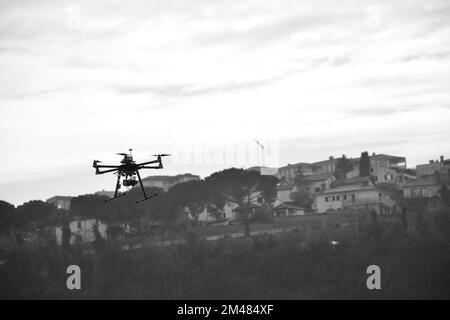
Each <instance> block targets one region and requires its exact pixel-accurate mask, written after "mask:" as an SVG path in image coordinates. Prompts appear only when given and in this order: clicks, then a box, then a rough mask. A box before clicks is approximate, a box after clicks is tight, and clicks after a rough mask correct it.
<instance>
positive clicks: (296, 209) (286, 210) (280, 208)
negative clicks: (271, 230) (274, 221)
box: [272, 201, 305, 217]
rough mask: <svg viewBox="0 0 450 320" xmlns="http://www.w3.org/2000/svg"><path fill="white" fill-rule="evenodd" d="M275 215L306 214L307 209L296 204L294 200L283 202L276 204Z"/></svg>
mask: <svg viewBox="0 0 450 320" xmlns="http://www.w3.org/2000/svg"><path fill="white" fill-rule="evenodd" d="M272 212H273V215H274V216H275V217H292V216H304V215H305V209H303V208H302V207H300V206H298V205H296V204H295V203H294V202H292V201H290V202H283V203H280V204H279V205H277V206H275V207H274V208H273V210H272Z"/></svg>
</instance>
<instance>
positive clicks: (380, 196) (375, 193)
mask: <svg viewBox="0 0 450 320" xmlns="http://www.w3.org/2000/svg"><path fill="white" fill-rule="evenodd" d="M349 180H350V181H346V182H345V183H341V184H340V185H339V186H338V187H335V188H332V189H329V190H326V191H323V192H321V193H319V194H317V195H316V197H315V199H314V204H313V210H314V211H315V213H327V212H330V211H334V210H339V209H348V208H367V209H373V210H375V211H376V212H377V213H382V212H384V213H386V212H387V213H389V212H391V211H392V210H395V202H394V201H393V200H392V199H391V197H390V195H389V193H388V192H386V191H384V190H381V189H379V188H377V187H376V186H375V185H374V184H373V183H372V182H371V180H370V179H369V178H368V177H362V178H354V179H349Z"/></svg>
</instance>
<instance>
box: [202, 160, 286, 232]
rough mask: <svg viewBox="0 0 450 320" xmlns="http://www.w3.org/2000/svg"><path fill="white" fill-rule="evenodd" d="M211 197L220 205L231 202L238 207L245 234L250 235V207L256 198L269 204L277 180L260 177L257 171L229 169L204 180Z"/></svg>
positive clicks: (270, 177) (274, 192) (273, 194)
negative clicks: (219, 199) (218, 199)
mask: <svg viewBox="0 0 450 320" xmlns="http://www.w3.org/2000/svg"><path fill="white" fill-rule="evenodd" d="M205 181H206V183H207V185H208V189H209V190H210V192H212V197H214V198H216V201H217V198H221V199H222V200H221V201H218V202H222V203H224V204H225V203H226V202H232V203H235V204H237V205H238V206H239V211H240V214H241V215H242V216H243V219H244V223H245V234H246V235H249V234H250V213H251V205H252V204H254V203H255V202H257V200H258V198H262V199H263V200H265V201H267V202H270V201H273V199H274V198H275V194H276V185H277V183H278V179H277V178H274V177H272V176H264V175H261V174H260V173H259V172H257V171H247V170H244V169H237V168H231V169H226V170H223V171H219V172H216V173H213V174H212V175H211V176H209V177H207V178H206V179H205Z"/></svg>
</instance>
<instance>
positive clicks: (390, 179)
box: [346, 153, 415, 185]
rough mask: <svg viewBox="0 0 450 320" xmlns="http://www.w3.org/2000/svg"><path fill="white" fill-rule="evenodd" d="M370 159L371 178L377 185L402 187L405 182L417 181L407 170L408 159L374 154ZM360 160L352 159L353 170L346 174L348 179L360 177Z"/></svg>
mask: <svg viewBox="0 0 450 320" xmlns="http://www.w3.org/2000/svg"><path fill="white" fill-rule="evenodd" d="M369 159H370V176H371V177H372V178H373V180H374V181H375V182H377V183H393V184H398V185H400V184H401V183H403V181H406V180H411V179H415V176H414V175H412V174H411V173H410V172H409V171H408V169H407V168H406V158H405V157H398V156H390V155H386V154H376V153H373V154H372V155H371V156H369ZM359 160H360V158H356V159H351V161H352V163H353V170H352V171H350V172H348V173H347V174H346V177H347V178H356V177H359V173H360V172H359Z"/></svg>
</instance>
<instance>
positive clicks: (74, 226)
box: [55, 219, 108, 244]
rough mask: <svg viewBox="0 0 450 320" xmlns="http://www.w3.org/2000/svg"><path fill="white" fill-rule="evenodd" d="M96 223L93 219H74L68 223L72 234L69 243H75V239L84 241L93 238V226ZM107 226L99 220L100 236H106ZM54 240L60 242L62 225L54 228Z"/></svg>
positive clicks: (90, 240) (89, 240) (92, 239)
mask: <svg viewBox="0 0 450 320" xmlns="http://www.w3.org/2000/svg"><path fill="white" fill-rule="evenodd" d="M95 224H96V220H95V219H75V220H74V221H71V222H70V224H69V227H70V232H71V234H72V236H71V238H70V243H75V242H76V241H77V240H78V241H80V242H82V243H85V242H92V241H94V240H95V234H94V226H95ZM107 229H108V226H107V225H106V224H104V223H102V222H99V225H98V230H99V232H100V235H101V237H102V238H104V239H106V238H107V232H106V231H107ZM55 236H56V242H57V243H58V244H61V243H62V227H56V228H55Z"/></svg>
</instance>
